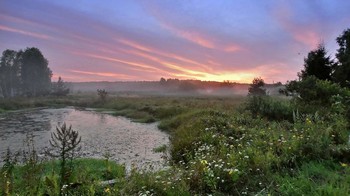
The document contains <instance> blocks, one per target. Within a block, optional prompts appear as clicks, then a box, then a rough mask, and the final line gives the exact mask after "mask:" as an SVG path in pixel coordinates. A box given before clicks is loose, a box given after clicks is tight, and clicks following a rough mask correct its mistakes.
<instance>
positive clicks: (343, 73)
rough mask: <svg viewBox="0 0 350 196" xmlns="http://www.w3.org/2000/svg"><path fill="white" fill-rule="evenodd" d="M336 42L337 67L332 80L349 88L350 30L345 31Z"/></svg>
mask: <svg viewBox="0 0 350 196" xmlns="http://www.w3.org/2000/svg"><path fill="white" fill-rule="evenodd" d="M336 40H337V43H338V45H339V49H338V50H337V53H336V55H335V56H336V57H337V59H338V66H337V67H336V69H335V72H334V78H335V81H336V82H338V83H340V85H342V86H346V87H350V29H347V30H345V31H344V32H343V33H342V34H341V35H340V36H339V37H337V39H336Z"/></svg>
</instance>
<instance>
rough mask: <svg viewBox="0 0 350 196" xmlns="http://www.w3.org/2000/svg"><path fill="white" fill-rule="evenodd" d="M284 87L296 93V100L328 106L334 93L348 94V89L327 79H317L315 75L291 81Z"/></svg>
mask: <svg viewBox="0 0 350 196" xmlns="http://www.w3.org/2000/svg"><path fill="white" fill-rule="evenodd" d="M286 89H287V91H289V92H295V93H297V94H298V95H299V96H298V98H297V100H298V101H299V102H302V103H306V104H308V105H322V106H330V105H331V104H332V97H333V96H334V95H340V96H343V97H349V96H350V91H349V90H348V89H346V88H342V87H341V86H340V85H339V84H336V83H333V82H331V81H328V80H319V79H317V78H316V77H315V76H310V77H307V78H305V79H303V80H302V81H291V82H289V83H288V84H287V85H286Z"/></svg>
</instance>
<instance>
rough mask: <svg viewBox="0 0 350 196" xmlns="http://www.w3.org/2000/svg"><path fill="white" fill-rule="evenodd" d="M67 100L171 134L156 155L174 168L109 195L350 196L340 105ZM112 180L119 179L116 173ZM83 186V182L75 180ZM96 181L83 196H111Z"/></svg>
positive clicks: (129, 181) (134, 176) (133, 179)
mask: <svg viewBox="0 0 350 196" xmlns="http://www.w3.org/2000/svg"><path fill="white" fill-rule="evenodd" d="M66 101H68V102H67V103H69V105H76V106H86V107H98V108H102V109H109V110H111V109H112V110H115V114H116V115H123V116H126V117H129V118H132V119H134V120H136V121H139V122H154V121H159V122H160V123H159V127H160V128H161V129H162V130H165V131H167V132H169V134H170V135H171V138H170V141H171V146H170V148H166V147H162V149H161V150H160V149H158V150H159V151H164V150H165V149H168V150H169V151H170V154H171V157H170V162H171V168H169V169H167V170H164V171H159V172H147V171H143V172H140V171H136V170H133V171H132V172H131V174H130V176H128V177H127V178H124V177H121V179H124V181H123V180H122V181H123V182H121V183H119V184H118V186H117V187H116V188H114V189H112V188H111V189H108V191H112V190H113V191H114V192H113V194H116V195H123V194H124V195H140V194H144V195H152V194H153V195H193V194H199V195H205V194H214V195H228V194H229V195H268V194H271V195H302V194H306V195H310V194H311V195H349V194H350V189H349V187H350V186H349V185H350V178H349V173H350V169H349V165H348V164H349V162H350V151H349V150H348V149H349V143H348V136H349V131H348V120H347V116H346V113H345V110H344V108H343V107H344V106H342V105H339V104H333V105H331V106H329V107H328V108H326V107H324V106H322V107H321V106H314V107H312V110H309V111H308V110H306V109H305V107H303V108H302V107H301V106H300V105H298V104H295V103H294V102H293V101H289V100H287V99H277V98H271V97H264V98H249V99H247V98H245V97H232V98H228V97H226V98H220V97H154V96H153V97H147V96H144V97H138V96H135V97H110V98H109V99H108V100H106V101H99V100H98V99H97V98H94V97H90V98H84V97H79V96H77V97H71V98H69V100H66ZM53 102H54V103H55V104H56V103H57V102H59V103H61V104H62V105H64V103H65V102H64V99H63V100H52V102H51V101H47V102H45V101H43V100H42V103H43V104H44V105H46V103H47V106H50V104H53ZM55 104H53V105H55ZM58 105H59V104H58ZM317 108H319V110H318V109H317ZM97 165H98V164H97ZM79 168H80V166H79ZM91 170H97V171H98V168H93V167H92V168H91ZM78 171H79V172H78V173H79V174H81V173H84V172H87V171H90V169H89V167H86V168H84V167H82V169H81V170H78ZM97 173H101V172H97ZM102 173H103V172H102ZM15 175H20V174H16V173H15ZM92 176H93V175H92ZM111 177H112V178H116V179H120V175H119V174H111ZM79 179H84V178H76V180H75V179H74V180H72V181H74V182H79V181H81V180H79ZM96 179H101V180H102V178H100V177H96ZM91 181H92V180H90V181H87V182H85V181H84V183H83V184H84V186H82V187H84V188H83V190H80V191H86V190H91V191H90V192H89V194H90V193H92V192H94V191H95V192H98V191H100V193H101V194H102V195H108V194H112V192H103V191H105V189H101V188H98V187H97V186H95V185H93V186H92V185H91V183H90V182H91ZM92 184H94V183H92ZM89 187H90V189H89ZM91 187H92V188H91ZM44 189H45V188H44ZM106 190H107V189H106ZM82 193H85V192H82Z"/></svg>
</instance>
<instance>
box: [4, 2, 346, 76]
mask: <svg viewBox="0 0 350 196" xmlns="http://www.w3.org/2000/svg"><path fill="white" fill-rule="evenodd" d="M349 9H350V2H345V1H341V0H333V1H332V0H325V1H303V0H295V1H278V2H276V1H273V0H267V1H258V0H256V1H243V0H242V1H241V0H239V1H237V2H236V1H199V0H193V1H168V0H164V1H142V0H141V1H105V2H98V1H86V2H80V3H77V2H72V1H68V0H62V1H52V2H51V1H41V0H38V1H37V0H36V1H20V0H11V1H1V2H0V43H1V44H0V50H1V51H3V50H5V49H7V48H9V49H16V50H18V49H24V48H26V47H32V46H34V47H38V48H39V49H40V50H42V52H43V54H44V56H45V57H46V58H48V60H49V66H50V68H51V69H52V70H53V72H54V79H57V77H58V76H62V77H63V79H64V80H67V81H91V80H108V81H117V80H159V78H160V77H165V78H179V79H200V80H218V81H223V80H231V81H236V82H239V81H241V82H250V81H251V80H252V79H253V78H254V77H256V76H261V77H262V78H264V79H266V81H267V82H273V81H274V82H277V81H281V82H285V81H286V80H291V79H295V78H296V77H297V72H298V71H300V69H301V68H302V65H303V58H304V57H305V56H306V55H307V53H308V51H310V50H311V49H314V47H316V46H317V44H318V42H319V41H325V43H326V47H327V46H330V53H332V54H334V53H335V50H336V43H335V41H334V39H335V37H336V36H338V35H339V34H340V33H341V32H342V31H343V30H344V29H346V28H349V18H350V12H349V11H348V10H349ZM107 16H108V17H107ZM328 40H330V41H328Z"/></svg>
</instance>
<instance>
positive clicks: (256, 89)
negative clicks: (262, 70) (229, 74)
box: [248, 77, 266, 96]
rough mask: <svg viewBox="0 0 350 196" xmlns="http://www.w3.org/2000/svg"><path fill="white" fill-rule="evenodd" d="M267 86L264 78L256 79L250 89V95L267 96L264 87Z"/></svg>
mask: <svg viewBox="0 0 350 196" xmlns="http://www.w3.org/2000/svg"><path fill="white" fill-rule="evenodd" d="M264 85H265V82H264V80H263V79H262V78H260V77H259V78H254V79H253V82H252V84H251V85H250V87H249V89H248V95H254V96H255V95H258V96H260V95H266V89H263V88H262V87H263V86H264Z"/></svg>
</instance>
